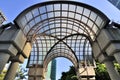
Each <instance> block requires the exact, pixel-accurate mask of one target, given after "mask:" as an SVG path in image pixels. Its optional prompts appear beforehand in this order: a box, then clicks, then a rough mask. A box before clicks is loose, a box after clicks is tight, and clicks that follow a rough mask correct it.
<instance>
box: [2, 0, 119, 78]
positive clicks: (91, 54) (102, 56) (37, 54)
mask: <svg viewBox="0 0 120 80" xmlns="http://www.w3.org/2000/svg"><path fill="white" fill-rule="evenodd" d="M9 33H10V34H9ZM31 48H32V49H31ZM0 52H1V53H0V59H1V60H0V64H1V66H0V72H1V71H2V69H3V67H4V65H5V64H6V63H7V62H9V61H11V65H10V67H9V70H8V72H7V74H6V76H5V80H7V79H11V80H13V79H14V77H15V72H16V70H17V66H18V65H19V63H22V62H24V58H28V57H29V58H28V64H27V68H29V73H28V75H29V80H43V78H44V73H45V71H46V68H47V65H48V63H49V62H50V61H51V60H52V59H54V58H56V57H65V58H67V59H69V60H70V61H71V62H72V63H73V64H74V67H75V69H76V73H77V76H78V79H79V80H82V78H83V77H85V78H87V79H91V77H95V72H94V66H95V61H94V59H96V60H98V61H99V62H101V63H104V64H105V65H106V67H107V71H108V73H109V75H110V78H111V79H112V80H119V79H120V76H119V74H118V72H116V70H115V68H114V64H113V63H114V62H118V63H119V64H120V24H118V23H115V22H110V20H109V18H108V17H107V16H106V15H104V14H103V13H102V12H101V11H99V10H98V9H96V8H94V7H92V6H89V5H87V4H83V3H80V2H74V1H48V2H43V3H38V4H35V5H33V6H31V7H29V8H27V9H25V10H24V11H22V12H21V13H20V14H19V15H18V16H17V17H16V18H15V20H14V24H11V23H10V24H7V25H3V26H2V27H0ZM29 54H30V56H29ZM11 72H12V74H11ZM94 80H95V79H94Z"/></svg>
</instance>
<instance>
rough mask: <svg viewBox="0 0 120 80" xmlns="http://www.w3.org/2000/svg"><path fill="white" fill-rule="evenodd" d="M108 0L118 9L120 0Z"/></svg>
mask: <svg viewBox="0 0 120 80" xmlns="http://www.w3.org/2000/svg"><path fill="white" fill-rule="evenodd" d="M108 1H109V2H110V3H112V4H113V5H114V6H116V7H117V8H118V9H119V10H120V0H108Z"/></svg>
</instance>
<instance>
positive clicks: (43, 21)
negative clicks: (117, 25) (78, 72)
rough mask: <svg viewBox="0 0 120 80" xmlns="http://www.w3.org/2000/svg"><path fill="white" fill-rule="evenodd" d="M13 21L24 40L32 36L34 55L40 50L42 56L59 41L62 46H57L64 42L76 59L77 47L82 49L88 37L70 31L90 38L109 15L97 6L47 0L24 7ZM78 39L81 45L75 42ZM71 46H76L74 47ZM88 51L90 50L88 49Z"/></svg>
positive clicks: (86, 43)
mask: <svg viewBox="0 0 120 80" xmlns="http://www.w3.org/2000/svg"><path fill="white" fill-rule="evenodd" d="M14 22H15V23H16V25H18V27H19V28H21V29H22V31H23V32H24V34H25V35H26V36H27V38H28V40H33V39H34V38H36V40H37V43H38V44H37V45H38V46H37V47H39V48H37V47H36V51H34V53H33V54H34V55H35V53H36V52H39V53H37V54H38V55H41V54H44V55H42V56H44V57H45V58H46V57H47V56H45V55H47V54H49V53H50V52H51V51H52V49H51V48H54V47H55V46H56V45H58V43H59V42H60V43H61V44H60V46H59V48H60V49H62V47H61V46H62V45H66V46H67V48H69V49H70V50H71V52H72V53H73V54H74V55H75V58H76V60H77V62H78V61H79V59H78V58H77V57H79V56H80V54H79V53H80V52H81V51H83V53H85V50H84V49H83V50H80V48H81V47H84V48H86V46H85V45H88V46H91V45H90V44H89V43H88V42H89V41H88V40H86V39H82V38H83V37H79V36H70V35H74V34H78V35H79V34H84V35H86V37H87V38H89V39H91V41H94V40H95V38H96V35H97V34H99V32H100V30H101V29H102V28H104V26H105V25H107V24H108V22H109V19H108V18H107V17H106V16H105V15H104V14H103V13H102V12H100V11H99V10H97V9H95V8H93V7H91V6H89V5H86V4H83V3H78V2H73V1H49V2H44V3H40V4H36V5H33V6H31V7H29V8H27V9H26V10H24V11H23V12H22V13H20V15H18V17H17V18H16V19H15V20H14ZM38 36H39V39H38V38H37V37H38ZM66 36H70V37H69V38H70V39H69V38H68V39H67V38H65V37H66ZM77 38H78V39H77ZM79 38H81V39H79ZM77 40H78V41H77ZM79 43H80V44H81V45H78V44H79ZM54 44H55V45H54ZM73 45H74V46H73ZM83 45H84V46H83ZM76 46H77V47H76ZM75 48H76V50H74V49H75ZM87 48H90V47H87ZM43 49H44V50H43ZM45 49H46V50H45ZM38 50H39V51H38ZM75 51H77V52H75ZM88 52H92V50H91V51H88ZM78 54H79V55H78ZM31 55H32V54H31ZM76 55H77V57H76ZM91 55H92V54H91ZM30 60H31V58H30ZM42 60H43V61H44V60H45V59H42ZM31 61H32V60H31ZM29 62H30V61H29ZM41 63H43V62H41ZM77 65H78V64H77ZM28 67H29V63H28Z"/></svg>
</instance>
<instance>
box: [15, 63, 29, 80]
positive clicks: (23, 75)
mask: <svg viewBox="0 0 120 80" xmlns="http://www.w3.org/2000/svg"><path fill="white" fill-rule="evenodd" d="M27 72H28V70H26V69H25V68H23V67H22V66H21V65H20V66H19V68H18V71H17V74H16V80H23V79H27Z"/></svg>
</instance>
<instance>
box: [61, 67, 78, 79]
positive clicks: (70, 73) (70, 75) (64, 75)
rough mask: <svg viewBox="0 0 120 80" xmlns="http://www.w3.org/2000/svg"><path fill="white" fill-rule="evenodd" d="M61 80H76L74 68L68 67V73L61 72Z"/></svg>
mask: <svg viewBox="0 0 120 80" xmlns="http://www.w3.org/2000/svg"><path fill="white" fill-rule="evenodd" d="M61 80H78V79H77V76H76V72H75V68H74V67H73V66H70V69H69V71H68V72H62V76H61Z"/></svg>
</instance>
